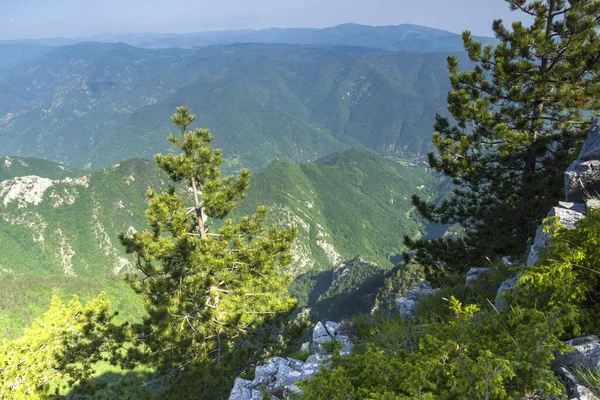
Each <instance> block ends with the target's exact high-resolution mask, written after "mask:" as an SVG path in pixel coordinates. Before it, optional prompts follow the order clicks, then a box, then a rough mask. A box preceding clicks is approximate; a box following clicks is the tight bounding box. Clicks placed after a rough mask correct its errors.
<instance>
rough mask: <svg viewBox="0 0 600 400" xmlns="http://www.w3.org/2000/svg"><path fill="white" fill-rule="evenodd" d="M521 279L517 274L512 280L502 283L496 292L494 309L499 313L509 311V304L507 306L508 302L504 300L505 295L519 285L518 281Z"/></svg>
mask: <svg viewBox="0 0 600 400" xmlns="http://www.w3.org/2000/svg"><path fill="white" fill-rule="evenodd" d="M520 277H521V276H520V275H519V274H517V275H515V276H513V277H512V278H510V279H507V280H505V281H504V282H502V284H501V285H500V287H499V288H498V291H497V292H496V298H495V299H494V307H496V309H497V310H498V311H508V308H509V307H508V304H506V300H504V293H506V292H507V291H509V290H510V289H512V288H513V287H514V286H515V285H516V284H517V281H518V280H519V278H520Z"/></svg>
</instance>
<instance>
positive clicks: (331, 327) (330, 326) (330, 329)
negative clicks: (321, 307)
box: [325, 321, 340, 337]
mask: <svg viewBox="0 0 600 400" xmlns="http://www.w3.org/2000/svg"><path fill="white" fill-rule="evenodd" d="M339 327H340V324H338V323H337V322H332V321H327V322H325V329H327V333H329V335H330V336H332V337H333V336H335V334H336V332H337V330H338V329H339Z"/></svg>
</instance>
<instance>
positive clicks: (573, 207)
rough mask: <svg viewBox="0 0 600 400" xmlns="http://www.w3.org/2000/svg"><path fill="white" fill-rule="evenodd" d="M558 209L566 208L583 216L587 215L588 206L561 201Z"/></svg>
mask: <svg viewBox="0 0 600 400" xmlns="http://www.w3.org/2000/svg"><path fill="white" fill-rule="evenodd" d="M558 207H559V208H565V209H567V210H571V211H576V212H578V213H581V214H585V211H586V209H587V206H586V204H583V203H574V202H570V201H559V202H558Z"/></svg>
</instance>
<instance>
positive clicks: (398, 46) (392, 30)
mask: <svg viewBox="0 0 600 400" xmlns="http://www.w3.org/2000/svg"><path fill="white" fill-rule="evenodd" d="M474 38H475V39H476V40H479V41H483V42H484V43H493V42H494V39H493V38H489V37H479V36H476V37H474ZM81 41H94V42H109V43H117V42H123V43H127V44H129V45H132V46H136V47H146V48H169V47H179V48H196V47H203V46H211V45H224V44H234V43H282V44H306V45H334V46H359V47H374V48H377V49H381V50H388V51H399V50H409V51H414V52H435V51H442V52H452V51H462V50H463V47H462V38H461V35H460V34H456V33H452V32H448V31H444V30H441V29H435V28H430V27H425V26H420V25H413V24H400V25H387V26H369V25H361V24H354V23H346V24H340V25H336V26H333V27H328V28H322V29H317V28H267V29H260V30H252V29H243V30H226V31H212V32H193V33H184V34H175V33H164V34H163V33H129V34H104V35H96V36H92V37H86V38H80V39H65V38H50V39H26V40H18V41H11V42H12V43H14V42H17V43H27V44H38V45H44V46H49V45H50V46H53V45H54V46H56V45H58V46H63V45H68V44H75V43H77V42H81ZM1 43H2V42H0V44H1Z"/></svg>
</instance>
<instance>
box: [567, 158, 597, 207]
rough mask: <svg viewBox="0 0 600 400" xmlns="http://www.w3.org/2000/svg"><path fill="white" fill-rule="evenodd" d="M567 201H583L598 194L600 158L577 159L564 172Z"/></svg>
mask: <svg viewBox="0 0 600 400" xmlns="http://www.w3.org/2000/svg"><path fill="white" fill-rule="evenodd" d="M565 194H566V200H567V201H577V202H581V201H584V199H585V198H586V197H590V196H598V194H600V160H589V161H581V160H577V161H575V162H574V163H573V164H571V166H570V167H569V169H567V171H566V172H565Z"/></svg>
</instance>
